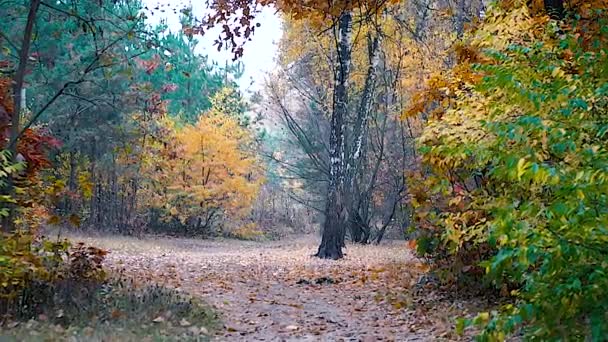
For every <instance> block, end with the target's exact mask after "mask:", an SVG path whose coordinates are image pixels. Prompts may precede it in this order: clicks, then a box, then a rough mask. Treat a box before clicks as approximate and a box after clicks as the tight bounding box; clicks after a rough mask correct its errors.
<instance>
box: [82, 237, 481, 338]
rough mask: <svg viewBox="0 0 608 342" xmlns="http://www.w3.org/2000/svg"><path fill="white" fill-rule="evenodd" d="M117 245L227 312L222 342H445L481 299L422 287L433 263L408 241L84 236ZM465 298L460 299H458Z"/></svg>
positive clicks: (152, 272) (147, 277)
mask: <svg viewBox="0 0 608 342" xmlns="http://www.w3.org/2000/svg"><path fill="white" fill-rule="evenodd" d="M77 240H78V241H83V242H85V243H91V244H94V245H96V246H99V247H102V248H106V249H108V250H109V251H110V254H109V256H108V260H107V265H108V266H109V267H110V268H112V269H117V270H120V269H124V272H125V273H126V275H127V276H132V277H134V278H135V279H137V280H138V281H141V282H146V283H147V282H150V283H157V284H163V285H166V286H170V287H174V288H177V289H179V290H180V291H183V292H186V293H187V294H189V295H191V296H194V297H198V298H201V299H202V300H204V301H206V302H207V303H208V304H210V305H211V306H212V307H213V308H215V310H217V312H218V314H219V315H220V319H221V322H222V324H223V326H221V328H220V329H217V331H215V332H213V334H214V336H213V338H214V339H216V340H219V341H230V340H234V341H325V340H329V341H340V340H342V341H436V340H450V341H453V340H458V339H463V340H464V339H469V338H467V337H462V336H457V335H456V334H455V333H454V322H455V318H456V317H461V316H463V315H464V316H468V315H471V314H473V313H474V312H475V311H476V310H477V309H478V308H479V307H480V304H479V303H475V301H471V300H463V299H454V298H451V299H449V300H448V299H446V298H445V297H444V298H442V297H443V296H437V295H435V294H434V292H433V291H431V290H427V289H424V288H422V289H421V288H420V286H417V285H416V284H417V282H418V280H419V279H420V276H421V275H422V274H423V273H424V272H425V270H426V269H425V265H424V264H423V263H422V262H420V261H419V260H418V259H416V258H415V257H414V256H413V255H412V252H411V251H410V250H409V249H408V248H407V246H406V244H405V242H404V241H387V242H385V243H383V244H381V245H380V246H374V245H370V246H348V248H346V250H345V252H346V257H345V258H344V259H343V260H339V261H331V260H320V259H318V258H313V257H311V254H313V253H314V252H315V251H316V247H317V244H318V238H317V237H313V236H299V237H292V238H288V239H286V240H281V241H275V242H246V241H236V240H221V241H209V240H195V239H173V238H144V239H137V238H127V237H78V238H77ZM455 298H457V296H456V297H455Z"/></svg>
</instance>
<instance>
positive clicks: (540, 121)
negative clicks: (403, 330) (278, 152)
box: [412, 1, 608, 341]
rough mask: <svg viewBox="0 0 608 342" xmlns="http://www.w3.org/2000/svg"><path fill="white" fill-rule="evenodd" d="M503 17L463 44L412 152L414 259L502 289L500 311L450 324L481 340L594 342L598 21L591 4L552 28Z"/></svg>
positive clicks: (606, 212) (606, 73)
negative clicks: (416, 153)
mask: <svg viewBox="0 0 608 342" xmlns="http://www.w3.org/2000/svg"><path fill="white" fill-rule="evenodd" d="M515 3H516V4H519V6H515V7H514V8H504V7H503V8H502V9H499V8H495V9H494V12H491V13H490V14H489V15H488V18H487V19H486V21H485V23H484V24H482V25H481V26H480V27H479V28H478V29H477V30H476V31H474V32H473V33H472V34H471V35H470V36H469V37H468V40H467V41H465V45H466V47H465V48H463V50H466V51H468V52H469V53H468V54H467V57H466V58H463V59H461V63H460V64H459V65H458V66H457V67H456V68H455V69H454V70H453V72H452V75H451V77H452V78H451V79H450V80H449V82H446V83H445V85H444V86H442V90H443V91H444V94H445V98H446V100H445V102H444V105H443V108H444V109H445V111H443V112H440V113H439V114H437V115H435V117H434V118H433V119H431V121H430V122H429V126H428V127H427V128H426V129H425V132H424V134H423V136H422V138H421V139H420V143H421V146H422V152H423V161H424V163H425V167H426V168H427V169H426V170H425V172H422V173H421V174H420V176H419V177H418V178H417V179H418V180H419V182H418V184H417V187H418V191H417V192H416V189H414V193H413V196H412V198H413V202H414V204H415V205H416V206H417V207H418V214H417V223H418V224H419V226H420V229H421V230H422V231H423V233H422V236H423V238H422V239H421V241H420V242H419V246H420V248H421V249H422V252H424V253H425V254H426V255H428V256H430V257H431V258H433V259H436V260H443V261H444V262H443V264H444V265H449V266H448V268H451V269H454V268H456V269H457V270H458V271H459V272H460V273H459V274H460V275H461V274H464V273H466V272H467V271H470V270H471V269H474V268H478V267H482V268H483V269H484V270H485V279H486V280H487V281H488V282H489V283H491V284H492V285H494V286H496V287H497V288H499V289H501V288H502V289H513V290H512V291H511V292H510V295H512V296H513V297H514V301H513V304H510V305H506V306H505V307H503V308H501V310H498V311H497V312H492V313H483V314H480V315H479V316H478V317H477V318H476V319H474V320H472V321H467V322H463V323H469V324H472V323H476V324H480V325H482V326H483V327H484V328H485V330H484V332H483V333H482V334H481V335H480V339H481V340H502V339H504V338H505V336H506V335H508V334H510V333H516V332H521V333H523V334H524V336H525V337H526V338H529V339H534V340H592V341H603V340H605V339H606V338H607V337H608V314H607V313H608V276H607V274H608V115H607V114H608V67H607V66H608V20H607V18H606V12H605V9H604V8H602V7H601V6H597V7H593V6H594V5H593V4H594V2H591V3H590V4H586V5H585V6H581V7H580V9H579V12H577V13H576V14H574V13H573V14H572V17H570V18H568V19H566V20H565V21H563V22H555V21H550V20H548V18H547V17H545V16H535V15H532V14H530V11H529V10H528V7H527V6H526V5H525V4H522V3H523V2H522V3H519V2H517V1H516V2H515ZM471 52H472V53H471ZM476 54H477V55H476ZM427 171H428V172H427ZM424 189H427V190H428V193H427V194H425V193H424ZM445 260H448V261H445ZM455 264H456V265H457V266H456V267H455V266H454V265H455ZM460 327H461V328H462V327H464V325H461V326H460Z"/></svg>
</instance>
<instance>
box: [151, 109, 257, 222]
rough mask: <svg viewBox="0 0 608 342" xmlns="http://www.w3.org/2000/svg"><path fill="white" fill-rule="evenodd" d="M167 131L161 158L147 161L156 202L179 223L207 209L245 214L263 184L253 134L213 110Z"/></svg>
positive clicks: (226, 116) (199, 214)
mask: <svg viewBox="0 0 608 342" xmlns="http://www.w3.org/2000/svg"><path fill="white" fill-rule="evenodd" d="M172 130H173V133H172V141H170V142H169V143H168V144H167V147H166V149H165V151H164V154H165V155H164V157H165V158H164V159H163V160H157V161H156V162H153V163H152V164H154V166H153V170H154V172H155V175H154V176H153V177H154V178H155V179H156V183H157V185H160V186H161V187H162V189H161V191H157V193H159V194H160V198H158V200H159V204H163V205H164V206H165V208H166V209H167V211H168V212H169V213H170V214H171V215H172V216H177V217H178V218H179V219H180V220H181V221H182V222H185V221H186V220H188V219H190V218H193V217H200V216H201V215H203V216H204V215H209V214H210V213H211V212H212V211H217V212H221V213H224V214H227V215H232V216H237V217H238V216H241V215H243V214H246V213H247V212H248V211H249V209H250V208H251V205H252V203H253V201H254V200H255V198H256V197H257V194H258V191H259V189H260V186H261V185H262V183H263V182H264V179H263V177H262V176H261V175H262V169H261V164H260V161H259V160H258V158H257V157H256V155H255V151H254V146H253V143H254V140H253V135H252V133H251V132H250V131H249V130H248V129H247V128H244V127H242V126H241V125H240V124H239V121H238V119H237V118H235V117H233V116H230V115H227V114H224V113H221V112H217V111H214V110H212V111H210V112H208V113H207V114H205V115H203V116H201V117H200V119H199V121H198V122H197V123H196V125H193V126H191V125H187V126H185V127H182V128H180V129H175V128H173V129H172Z"/></svg>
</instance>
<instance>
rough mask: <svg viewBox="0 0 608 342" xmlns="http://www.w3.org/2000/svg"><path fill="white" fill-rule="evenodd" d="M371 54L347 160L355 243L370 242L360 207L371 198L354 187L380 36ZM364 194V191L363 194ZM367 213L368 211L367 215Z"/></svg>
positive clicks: (374, 39)
mask: <svg viewBox="0 0 608 342" xmlns="http://www.w3.org/2000/svg"><path fill="white" fill-rule="evenodd" d="M367 45H368V58H369V65H368V68H367V75H366V77H365V85H364V88H363V93H362V95H361V102H360V103H359V108H358V111H357V120H356V121H355V127H354V129H353V137H354V139H353V144H352V146H351V148H350V149H349V153H348V160H347V164H346V177H345V178H346V191H345V192H346V199H347V208H348V210H349V212H348V214H349V215H348V216H349V218H350V220H349V221H350V222H349V224H350V228H351V229H350V231H351V239H352V241H353V242H355V243H363V244H365V243H367V241H366V240H365V239H364V232H365V228H364V227H365V225H366V222H364V221H362V220H361V215H360V213H359V210H363V211H367V209H368V208H367V206H368V202H367V201H365V200H364V199H359V200H358V199H357V198H356V196H355V191H357V187H356V184H355V183H356V182H357V177H358V175H359V173H360V169H361V164H362V159H363V156H364V154H365V152H364V151H365V150H366V146H367V136H368V126H369V118H370V115H371V110H372V102H373V101H372V100H373V97H374V90H375V88H376V76H377V72H376V71H377V70H376V69H377V67H378V63H379V61H380V36H379V35H377V36H375V37H372V36H371V35H369V36H368V44H367ZM364 195H365V194H363V196H364ZM364 216H367V215H364Z"/></svg>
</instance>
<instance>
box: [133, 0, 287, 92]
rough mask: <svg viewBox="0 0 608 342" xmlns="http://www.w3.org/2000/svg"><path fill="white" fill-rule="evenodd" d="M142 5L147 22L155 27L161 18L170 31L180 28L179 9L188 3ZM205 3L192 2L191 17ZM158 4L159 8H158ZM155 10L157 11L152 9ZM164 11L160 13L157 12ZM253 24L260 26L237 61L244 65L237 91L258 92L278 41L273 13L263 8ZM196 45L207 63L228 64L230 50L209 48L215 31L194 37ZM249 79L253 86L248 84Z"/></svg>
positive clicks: (155, 0) (153, 0) (165, 0)
mask: <svg viewBox="0 0 608 342" xmlns="http://www.w3.org/2000/svg"><path fill="white" fill-rule="evenodd" d="M143 3H144V5H145V6H147V7H148V8H149V9H150V10H151V11H150V12H148V23H149V24H157V23H159V22H160V21H161V19H166V20H167V24H168V26H169V29H170V30H171V31H178V30H180V29H181V25H180V23H179V9H180V8H183V7H185V6H187V5H189V4H190V2H188V1H181V2H177V1H171V0H160V1H159V0H144V1H143ZM204 3H205V1H203V0H195V1H194V2H193V3H192V8H193V12H194V15H195V16H196V17H202V16H203V14H204V10H205V4H204ZM158 5H160V6H158ZM156 7H158V8H159V9H158V10H154V8H156ZM172 8H177V9H178V11H177V14H174V12H173V10H172ZM161 9H164V10H165V11H164V12H161ZM257 21H258V22H260V23H261V25H262V26H261V27H259V28H257V29H256V32H255V34H254V36H253V39H252V41H250V42H247V44H246V45H245V53H244V55H243V57H242V58H241V61H242V62H243V63H244V64H245V73H244V75H243V77H242V78H241V79H240V80H239V86H240V87H241V90H243V91H246V90H260V89H261V87H262V86H263V84H264V77H265V74H266V72H268V71H271V70H272V69H273V68H274V65H275V63H274V58H275V55H276V53H277V45H276V43H278V41H279V40H280V38H281V32H282V28H281V20H280V18H279V17H278V16H277V15H275V14H274V10H273V9H270V8H265V9H264V10H263V12H262V13H261V14H260V15H259V16H258V17H257ZM197 38H198V40H199V44H198V46H197V49H196V52H197V53H200V54H202V55H207V56H209V58H210V59H211V60H215V61H217V62H218V63H219V64H220V65H224V63H225V62H226V61H229V62H231V61H232V54H231V53H230V51H219V52H218V51H217V48H216V47H215V46H213V41H214V40H215V38H217V31H216V32H209V33H208V34H206V35H205V36H203V37H197ZM252 80H253V85H250V84H251V82H252Z"/></svg>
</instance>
